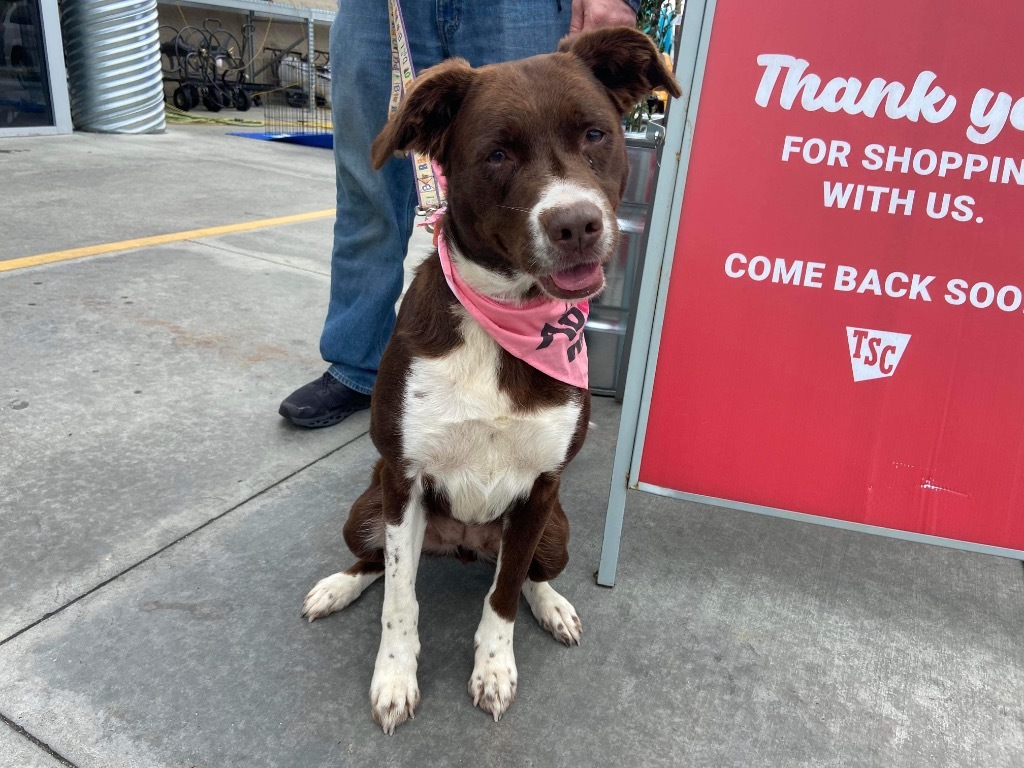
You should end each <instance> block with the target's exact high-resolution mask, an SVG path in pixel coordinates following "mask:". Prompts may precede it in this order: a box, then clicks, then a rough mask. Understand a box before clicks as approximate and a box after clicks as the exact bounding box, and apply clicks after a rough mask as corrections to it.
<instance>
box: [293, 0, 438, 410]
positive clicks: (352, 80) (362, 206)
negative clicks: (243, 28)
mask: <svg viewBox="0 0 1024 768" xmlns="http://www.w3.org/2000/svg"><path fill="white" fill-rule="evenodd" d="M434 5H435V4H434V1H433V0H406V2H405V3H403V12H404V13H405V18H406V27H407V31H408V37H409V41H410V49H411V52H412V56H413V60H414V63H415V64H416V66H417V67H419V68H422V67H426V66H430V65H431V64H434V63H437V61H439V60H440V58H441V55H442V53H441V48H440V44H439V42H438V39H437V38H438V34H437V22H436V13H435V10H434ZM330 48H331V101H332V105H333V123H334V161H335V170H336V178H337V217H336V219H335V225H334V244H333V248H332V253H331V293H330V303H329V305H328V310H327V318H326V321H325V323H324V329H323V333H322V334H321V337H320V353H321V355H322V356H323V358H324V360H326V361H327V362H328V363H330V368H329V369H328V375H327V376H325V377H323V378H321V379H318V380H317V381H315V382H311V383H310V384H307V385H306V386H304V387H302V388H300V389H299V390H296V391H295V392H293V393H292V394H291V395H290V396H289V397H288V398H286V399H285V401H284V402H283V403H282V404H281V409H280V413H281V415H282V416H284V417H285V418H287V419H288V420H289V421H291V422H293V423H295V424H298V425H300V426H308V427H320V426H329V425H331V424H336V423H337V422H339V421H341V420H342V419H344V418H345V417H346V416H348V415H349V414H350V413H352V412H353V411H355V410H359V409H361V408H365V407H367V406H368V405H369V398H368V397H367V395H369V393H370V391H371V390H372V388H373V382H374V378H375V376H376V373H377V366H378V364H379V363H380V356H381V353H382V352H383V350H384V346H385V345H386V344H387V341H388V338H389V337H390V335H391V330H392V328H393V327H394V323H395V302H396V301H397V300H398V296H399V294H400V292H401V289H402V277H403V261H404V259H405V254H406V250H407V247H408V242H409V237H410V235H411V233H412V226H413V219H414V213H415V205H416V198H415V191H414V188H413V175H412V168H411V164H410V162H409V161H408V160H404V159H392V160H390V161H388V163H387V164H386V165H385V166H384V168H382V169H381V170H380V171H375V170H374V169H373V168H372V166H371V164H370V144H371V143H372V142H373V139H374V138H375V137H376V135H377V133H378V132H379V131H380V129H381V128H382V127H383V126H384V123H385V122H386V121H387V115H388V102H389V98H390V93H391V38H390V28H389V25H388V14H387V4H386V3H384V2H365V0H340V3H339V8H338V14H337V16H336V18H335V21H334V23H333V25H332V26H331V37H330Z"/></svg>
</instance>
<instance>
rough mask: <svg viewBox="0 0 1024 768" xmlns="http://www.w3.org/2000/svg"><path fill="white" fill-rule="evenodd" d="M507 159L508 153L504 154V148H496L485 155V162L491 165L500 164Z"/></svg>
mask: <svg viewBox="0 0 1024 768" xmlns="http://www.w3.org/2000/svg"><path fill="white" fill-rule="evenodd" d="M507 159H508V155H506V154H505V152H504V150H501V149H496V150H494V151H493V152H491V154H490V155H488V156H487V162H488V163H490V164H491V165H500V164H501V163H503V162H505V160H507Z"/></svg>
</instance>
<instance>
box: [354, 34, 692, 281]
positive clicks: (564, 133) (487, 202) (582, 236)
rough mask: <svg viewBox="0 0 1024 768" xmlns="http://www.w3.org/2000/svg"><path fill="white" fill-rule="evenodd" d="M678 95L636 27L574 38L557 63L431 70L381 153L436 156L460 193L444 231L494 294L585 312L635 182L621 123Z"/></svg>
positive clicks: (453, 191)
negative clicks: (583, 304) (650, 101)
mask: <svg viewBox="0 0 1024 768" xmlns="http://www.w3.org/2000/svg"><path fill="white" fill-rule="evenodd" d="M655 88H664V89H665V90H667V91H668V92H669V93H670V94H672V95H673V96H678V95H679V93H680V91H679V86H678V84H677V83H676V80H675V78H674V77H673V76H672V73H671V72H670V71H669V70H668V69H667V68H666V67H665V64H664V62H663V59H662V57H661V56H660V55H659V53H658V51H657V50H656V48H655V46H654V44H653V43H652V42H651V41H650V40H649V39H648V38H647V36H646V35H644V34H643V33H641V32H639V31H637V30H635V29H629V28H626V27H622V28H617V29H607V30H600V31H597V32H591V33H586V34H580V35H576V36H574V37H569V38H566V39H565V40H563V41H562V43H561V45H559V48H558V52H557V53H553V54H547V55H543V56H535V57H533V58H529V59H523V60H521V61H515V62H510V63H507V64H495V65H491V66H486V67H481V68H479V69H473V68H471V67H470V66H469V65H468V64H467V63H466V62H465V61H463V60H461V59H449V60H448V61H445V62H444V63H442V64H440V65H438V66H436V67H433V68H431V69H429V70H426V71H425V72H423V73H422V75H421V76H420V77H419V78H418V79H417V81H416V83H415V85H414V86H413V87H412V89H411V90H410V91H409V93H408V95H407V96H406V98H405V99H404V100H403V102H402V104H401V107H400V108H399V110H398V112H397V113H396V114H395V115H394V116H393V117H392V119H391V120H390V121H389V122H388V124H387V125H386V126H385V127H384V129H383V130H382V131H381V133H380V135H379V136H378V137H377V139H376V141H375V142H374V144H373V150H372V158H373V163H374V165H375V167H377V168H380V167H381V166H382V165H383V164H384V163H385V162H386V161H387V160H388V159H389V158H390V157H391V156H392V155H393V154H394V153H395V152H406V151H410V150H415V151H419V152H425V153H428V154H430V155H431V156H432V157H433V158H434V160H436V161H437V162H438V164H439V165H440V166H441V169H442V171H443V172H444V174H445V176H446V178H447V180H448V214H447V217H446V224H445V226H446V231H447V232H448V234H449V236H450V237H451V238H452V239H453V240H454V243H455V244H456V246H457V248H458V250H459V252H460V254H462V255H463V256H464V257H465V258H466V259H468V260H469V261H471V262H473V263H475V264H476V265H478V266H479V267H482V268H483V269H484V270H486V272H482V271H481V274H485V275H487V279H488V285H489V286H491V288H492V290H491V291H489V292H491V293H492V294H498V295H503V296H508V297H518V298H526V297H528V296H531V295H536V294H538V293H539V292H541V291H543V293H546V294H548V295H549V296H552V297H555V298H558V299H569V300H573V301H578V300H582V299H586V298H589V297H591V296H594V295H596V294H597V293H599V292H600V291H601V289H602V288H603V287H604V273H603V270H602V265H603V264H604V263H606V262H607V261H608V260H609V259H610V258H611V256H612V255H613V253H614V251H615V247H616V244H617V242H618V225H617V223H616V218H615V209H616V207H617V206H618V204H619V200H620V198H621V197H622V192H623V190H624V188H625V184H626V176H627V172H628V167H627V162H626V148H625V142H624V139H623V134H622V129H621V121H622V117H623V115H624V114H625V113H626V112H627V111H628V110H629V109H631V108H632V106H633V104H635V103H636V101H637V100H638V99H640V98H641V97H642V96H644V95H645V94H647V93H649V92H650V91H652V90H654V89H655Z"/></svg>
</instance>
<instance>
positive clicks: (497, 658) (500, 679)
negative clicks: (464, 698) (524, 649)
mask: <svg viewBox="0 0 1024 768" xmlns="http://www.w3.org/2000/svg"><path fill="white" fill-rule="evenodd" d="M517 678H518V673H517V671H516V659H515V656H514V655H513V653H512V645H511V643H509V645H508V646H507V648H506V649H503V650H484V648H483V647H482V646H481V647H480V648H478V649H477V652H476V664H475V665H474V667H473V675H472V676H471V677H470V678H469V695H470V696H472V697H473V705H474V706H477V707H480V709H482V710H483V711H484V712H489V713H490V714H491V716H492V717H494V722H498V720H500V719H501V716H502V715H503V714H505V710H507V709H508V708H509V707H510V706H511V705H512V700H513V699H514V698H515V697H516V681H517Z"/></svg>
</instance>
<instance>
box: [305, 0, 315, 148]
mask: <svg viewBox="0 0 1024 768" xmlns="http://www.w3.org/2000/svg"><path fill="white" fill-rule="evenodd" d="M314 29H315V27H314V26H313V17H312V16H310V17H308V18H307V19H306V62H307V64H308V67H307V68H306V82H307V86H308V88H309V101H308V102H307V104H308V105H309V119H308V120H307V121H306V126H307V129H309V126H314V125H316V53H315V52H314V50H313V46H314V45H315V42H314V34H313V32H314Z"/></svg>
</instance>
